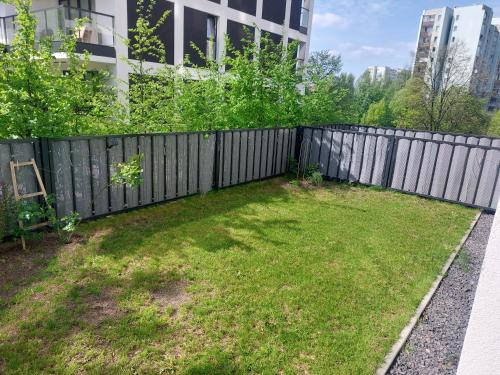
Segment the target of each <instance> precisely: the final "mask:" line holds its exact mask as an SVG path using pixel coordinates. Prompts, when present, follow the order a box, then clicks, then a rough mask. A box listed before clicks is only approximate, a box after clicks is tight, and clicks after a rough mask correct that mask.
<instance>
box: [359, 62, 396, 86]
mask: <svg viewBox="0 0 500 375" xmlns="http://www.w3.org/2000/svg"><path fill="white" fill-rule="evenodd" d="M366 71H367V73H368V75H369V77H370V82H371V83H375V82H387V81H394V80H395V79H396V78H397V77H398V74H399V73H401V72H402V71H403V69H393V68H390V67H388V66H370V67H368V69H367V70H366Z"/></svg>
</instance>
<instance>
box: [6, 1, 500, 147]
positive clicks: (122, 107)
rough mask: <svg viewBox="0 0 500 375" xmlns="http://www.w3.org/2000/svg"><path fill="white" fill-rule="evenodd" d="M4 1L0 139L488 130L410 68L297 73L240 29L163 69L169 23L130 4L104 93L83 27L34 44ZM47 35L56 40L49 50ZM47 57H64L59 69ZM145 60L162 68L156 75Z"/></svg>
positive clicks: (281, 50)
mask: <svg viewBox="0 0 500 375" xmlns="http://www.w3.org/2000/svg"><path fill="white" fill-rule="evenodd" d="M9 1H10V2H12V3H13V4H14V5H15V6H16V9H17V13H18V16H17V18H16V30H17V32H16V38H15V40H14V42H13V44H12V46H10V48H9V50H8V52H6V51H4V50H3V49H1V50H0V103H1V106H0V137H2V138H25V137H42V136H68V135H80V134H111V133H115V134H117V133H151V132H171V131H188V130H189V131H192V130H201V131H204V130H214V129H231V128H261V127H275V126H281V127H285V126H295V125H302V124H329V123H359V122H365V123H367V124H371V125H379V126H399V127H411V128H419V129H427V130H445V131H461V132H475V133H483V132H485V131H486V128H487V127H488V124H487V122H488V120H489V119H488V116H486V114H485V113H484V111H483V110H482V105H481V102H479V101H477V100H476V99H474V98H473V97H472V96H470V94H469V93H468V92H466V91H464V90H463V89H461V88H453V87H452V88H451V89H449V90H447V91H446V94H444V95H441V94H439V93H436V92H434V91H432V90H431V91H429V88H428V87H427V86H426V84H425V82H423V81H421V80H418V79H410V80H409V71H402V72H401V73H400V74H399V76H398V77H397V78H396V79H395V80H387V81H383V82H371V81H370V77H369V75H368V73H366V74H364V75H363V76H362V77H361V78H360V79H359V80H358V81H357V82H356V83H355V82H354V81H355V80H354V77H353V76H352V75H349V74H345V73H341V70H342V60H341V58H340V56H334V55H332V54H331V53H330V52H328V51H319V52H315V53H313V54H312V56H311V57H310V60H309V63H308V64H307V65H305V66H303V67H301V68H300V69H297V61H296V56H297V48H298V44H297V42H292V43H289V44H288V46H287V47H286V48H285V46H284V45H283V43H275V42H273V40H272V39H271V38H270V36H269V35H268V34H267V33H266V32H261V34H262V36H261V39H260V41H259V43H256V42H255V41H254V35H253V34H252V33H250V32H247V35H246V36H245V38H244V40H243V41H242V46H243V47H242V49H238V50H237V49H235V48H234V46H232V45H231V43H230V41H229V39H228V38H227V37H226V43H225V48H226V49H225V50H223V51H218V59H216V60H213V57H212V56H206V55H205V52H204V51H201V50H200V49H199V48H198V47H197V46H195V45H193V46H192V47H193V50H194V51H196V53H197V54H198V55H199V57H200V58H201V62H202V63H201V64H200V66H194V65H193V63H192V62H191V57H190V56H186V58H185V64H184V65H185V66H189V67H194V68H196V69H186V68H185V67H184V66H174V67H172V66H168V65H166V64H164V63H165V62H166V56H167V53H166V49H167V48H171V47H172V46H165V45H164V44H163V42H162V40H161V38H160V35H159V32H160V30H161V27H162V26H163V25H164V23H165V22H166V20H167V17H170V16H171V15H170V14H169V12H168V11H167V12H163V13H158V12H157V9H158V8H157V6H156V4H157V1H158V0H149V1H146V0H138V2H137V10H138V19H137V23H136V25H134V27H133V28H131V29H130V30H128V31H129V35H130V38H129V39H125V43H126V45H127V47H128V49H129V51H130V57H131V58H130V59H127V58H125V60H126V62H127V63H128V64H129V66H130V76H129V82H128V85H126V86H127V90H120V89H115V88H114V87H122V86H123V82H121V83H120V82H118V83H117V85H113V84H111V83H112V82H110V80H109V74H108V73H106V72H104V71H99V72H92V71H89V67H90V65H89V58H90V56H89V54H88V53H84V54H77V53H76V52H75V51H76V43H77V35H78V33H77V32H75V30H78V29H80V28H81V26H82V25H83V24H85V22H86V21H88V20H85V19H83V20H77V21H76V22H75V29H74V30H73V31H68V30H66V32H65V33H64V34H65V35H57V36H54V37H46V38H42V39H41V40H36V38H35V36H36V28H37V25H36V23H37V19H36V17H34V16H33V15H32V14H31V13H30V11H29V10H30V5H31V1H30V0H9ZM55 38H57V40H61V41H62V43H58V44H57V46H59V47H58V49H57V51H56V49H55V46H56V44H54V43H53V42H54V40H55ZM53 52H61V53H63V54H65V55H66V57H67V58H66V59H65V61H64V63H63V62H62V60H60V59H59V60H58V59H56V57H55V56H54V53H53ZM150 61H154V62H159V63H161V64H162V65H161V67H159V68H154V69H153V68H151V65H149V64H148V62H150ZM63 71H64V73H63ZM115 83H116V82H115ZM118 99H120V100H118ZM491 129H495V126H494V122H492V126H490V131H492V130H491ZM493 131H495V130H493Z"/></svg>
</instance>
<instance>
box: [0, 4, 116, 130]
mask: <svg viewBox="0 0 500 375" xmlns="http://www.w3.org/2000/svg"><path fill="white" fill-rule="evenodd" d="M11 2H12V3H13V4H14V5H15V7H16V11H17V16H16V21H15V24H16V36H15V39H14V41H13V43H12V45H11V46H10V48H9V49H8V51H7V50H4V49H3V48H2V49H0V103H2V105H1V109H0V137H2V138H14V137H40V136H63V135H76V134H100V133H105V132H110V131H112V130H113V129H114V126H116V125H114V124H115V123H116V121H115V120H116V118H118V117H119V112H120V111H119V109H118V107H117V106H116V103H115V95H114V92H113V89H112V88H111V87H110V86H109V85H107V84H106V81H107V74H106V73H103V72H101V73H96V74H94V75H93V76H92V78H91V79H88V77H89V72H88V62H89V55H88V53H85V54H83V56H77V54H76V52H75V46H76V38H77V32H71V31H70V32H68V33H67V35H61V36H56V37H59V40H62V43H60V47H59V50H55V44H54V43H53V41H54V37H45V38H43V39H41V40H37V39H36V38H35V35H36V24H37V20H36V17H35V16H34V15H33V14H31V13H30V6H31V0H12V1H11ZM84 22H85V20H80V21H78V22H76V24H75V30H77V29H78V28H80V27H81V25H82V23H84ZM54 52H61V53H63V54H66V56H67V59H66V60H67V61H66V63H65V64H64V66H63V63H62V62H60V61H58V60H57V59H56V58H55V56H54ZM63 69H64V70H65V73H63Z"/></svg>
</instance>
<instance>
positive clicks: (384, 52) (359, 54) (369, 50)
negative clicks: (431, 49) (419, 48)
mask: <svg viewBox="0 0 500 375" xmlns="http://www.w3.org/2000/svg"><path fill="white" fill-rule="evenodd" d="M413 49H414V43H411V42H401V43H397V44H396V45H394V46H389V47H388V46H373V45H367V44H361V45H358V44H353V43H341V44H339V46H338V47H337V48H335V49H334V50H331V51H330V53H332V54H334V55H344V56H350V57H355V58H357V59H359V58H371V57H387V56H397V57H405V56H410V53H411V52H412V51H413Z"/></svg>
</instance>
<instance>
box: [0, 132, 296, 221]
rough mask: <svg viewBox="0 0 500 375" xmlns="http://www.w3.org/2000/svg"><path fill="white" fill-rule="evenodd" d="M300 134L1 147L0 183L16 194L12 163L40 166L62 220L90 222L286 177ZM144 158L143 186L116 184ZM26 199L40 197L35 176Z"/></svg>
mask: <svg viewBox="0 0 500 375" xmlns="http://www.w3.org/2000/svg"><path fill="white" fill-rule="evenodd" d="M295 137H296V129H290V128H273V129H245V130H228V131H213V132H191V133H166V134H148V135H144V134H142V135H123V136H105V137H104V136H96V137H69V138H61V139H40V140H25V141H2V142H0V182H1V183H3V184H5V185H7V186H8V187H10V188H12V180H11V173H10V167H9V162H10V161H11V160H14V161H18V162H23V161H28V160H30V159H31V158H34V159H35V160H36V162H37V165H38V166H39V168H40V170H41V172H42V177H43V180H44V183H45V186H46V188H47V190H48V192H49V193H52V194H53V195H54V196H55V198H56V210H57V214H58V215H59V216H65V215H67V214H69V213H71V212H73V211H76V212H78V213H79V214H80V216H81V217H82V218H84V219H87V218H92V217H98V216H102V215H107V214H109V213H114V212H120V211H124V210H128V209H133V208H136V207H140V206H147V205H150V204H154V203H159V202H164V201H168V200H173V199H176V198H180V197H186V196H189V195H194V194H198V193H204V192H208V191H210V190H212V189H214V188H224V187H228V186H233V185H237V184H242V183H246V182H250V181H256V180H261V179H264V178H269V177H274V176H278V175H281V174H283V173H285V172H286V171H287V169H288V164H289V161H290V157H291V156H292V155H293V154H294V152H295ZM139 153H141V154H144V159H143V161H142V167H143V169H144V173H143V177H144V183H143V184H142V185H141V186H139V187H138V188H130V187H127V186H117V185H114V184H111V176H113V174H114V173H115V169H116V163H119V162H123V161H126V160H128V159H129V158H130V157H131V156H133V155H136V154H139ZM18 181H19V190H20V192H21V193H22V194H26V193H29V192H33V191H36V190H38V188H37V185H36V180H35V176H34V173H33V171H32V170H30V169H29V168H22V169H20V170H19V172H18Z"/></svg>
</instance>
